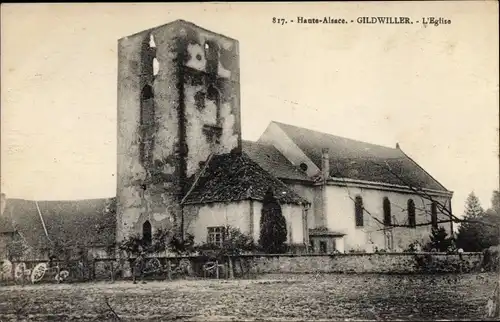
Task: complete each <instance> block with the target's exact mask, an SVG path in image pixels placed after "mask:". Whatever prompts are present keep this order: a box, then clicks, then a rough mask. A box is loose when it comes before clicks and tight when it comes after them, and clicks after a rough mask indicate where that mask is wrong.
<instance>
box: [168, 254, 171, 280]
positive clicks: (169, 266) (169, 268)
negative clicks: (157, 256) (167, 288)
mask: <svg viewBox="0 0 500 322" xmlns="http://www.w3.org/2000/svg"><path fill="white" fill-rule="evenodd" d="M167 278H168V280H169V281H171V280H172V263H171V262H170V259H167Z"/></svg>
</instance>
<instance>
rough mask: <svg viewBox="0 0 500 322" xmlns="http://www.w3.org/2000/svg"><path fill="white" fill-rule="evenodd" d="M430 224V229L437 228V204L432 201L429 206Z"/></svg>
mask: <svg viewBox="0 0 500 322" xmlns="http://www.w3.org/2000/svg"><path fill="white" fill-rule="evenodd" d="M431 223H432V228H437V227H438V218H437V203H436V202H435V201H433V202H432V204H431Z"/></svg>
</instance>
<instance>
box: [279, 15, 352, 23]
mask: <svg viewBox="0 0 500 322" xmlns="http://www.w3.org/2000/svg"><path fill="white" fill-rule="evenodd" d="M272 22H273V23H274V24H279V25H285V24H287V23H298V24H346V23H348V21H347V19H345V18H338V17H321V18H309V17H300V16H299V17H297V19H290V20H289V19H285V18H277V17H273V20H272Z"/></svg>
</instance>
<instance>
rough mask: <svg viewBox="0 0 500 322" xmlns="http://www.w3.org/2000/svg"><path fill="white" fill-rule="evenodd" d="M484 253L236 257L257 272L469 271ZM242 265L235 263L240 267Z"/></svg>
mask: <svg viewBox="0 0 500 322" xmlns="http://www.w3.org/2000/svg"><path fill="white" fill-rule="evenodd" d="M482 258H483V256H482V253H463V254H461V255H459V254H445V253H418V254H416V253H375V254H335V255H279V256H277V255H275V256H273V255H260V256H257V255H245V256H240V257H238V258H235V260H236V262H238V261H243V262H245V266H251V267H252V268H251V270H252V271H253V272H254V273H257V274H258V273H386V274H387V273H392V274H411V273H466V272H474V271H480V270H481V267H482ZM238 267H239V265H235V269H238Z"/></svg>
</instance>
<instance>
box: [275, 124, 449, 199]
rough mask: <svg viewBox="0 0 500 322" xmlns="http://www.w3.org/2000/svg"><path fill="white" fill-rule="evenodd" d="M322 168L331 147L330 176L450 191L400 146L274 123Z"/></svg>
mask: <svg viewBox="0 0 500 322" xmlns="http://www.w3.org/2000/svg"><path fill="white" fill-rule="evenodd" d="M274 123H275V124H277V125H278V126H279V127H280V128H281V129H282V130H283V131H284V132H285V134H286V135H287V136H288V137H289V138H290V139H291V140H292V141H293V142H294V143H295V144H296V145H297V146H298V147H299V148H300V149H301V150H302V151H303V152H304V153H305V154H306V155H307V156H308V157H309V158H310V159H311V161H312V162H314V163H315V164H316V165H317V166H318V167H319V168H321V158H322V149H323V148H327V149H328V150H329V157H330V176H332V177H338V178H347V179H354V180H363V181H370V182H379V183H387V184H395V185H402V186H411V187H413V188H427V189H434V190H441V191H447V190H446V188H445V187H444V186H443V185H441V184H440V183H439V182H438V181H437V180H436V179H434V178H433V177H432V176H431V175H430V174H429V173H427V172H426V171H425V170H424V169H423V168H422V167H420V166H419V165H418V164H417V163H416V162H415V161H413V160H412V159H411V158H409V157H408V156H407V155H406V154H405V153H404V152H403V151H402V150H401V149H399V148H389V147H385V146H380V145H375V144H370V143H365V142H361V141H356V140H352V139H347V138H343V137H339V136H335V135H331V134H327V133H322V132H317V131H313V130H309V129H305V128H301V127H297V126H293V125H288V124H283V123H278V122H274Z"/></svg>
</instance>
